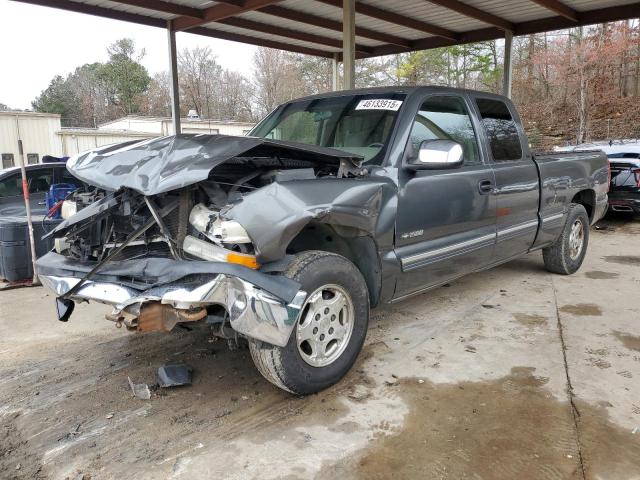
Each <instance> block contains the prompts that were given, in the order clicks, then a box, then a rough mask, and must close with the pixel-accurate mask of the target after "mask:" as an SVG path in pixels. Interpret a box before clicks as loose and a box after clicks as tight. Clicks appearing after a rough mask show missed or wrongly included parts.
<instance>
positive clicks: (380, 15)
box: [317, 0, 456, 40]
mask: <svg viewBox="0 0 640 480" xmlns="http://www.w3.org/2000/svg"><path fill="white" fill-rule="evenodd" d="M317 1H319V2H321V3H325V4H327V5H332V6H334V7H338V8H342V0H317ZM356 13H359V14H361V15H366V16H367V17H371V18H376V19H378V20H383V21H385V22H388V23H394V24H396V25H402V26H403V27H409V28H412V29H413V30H417V31H419V32H423V33H428V34H430V35H436V36H438V37H442V38H447V39H449V40H455V39H456V32H453V31H451V30H447V29H446V28H442V27H438V26H437V25H432V24H431V23H427V22H423V21H421V20H416V19H415V18H412V17H406V16H404V15H399V14H397V13H394V12H391V11H389V10H383V9H382V8H378V7H375V6H373V5H369V4H366V3H360V2H356Z"/></svg>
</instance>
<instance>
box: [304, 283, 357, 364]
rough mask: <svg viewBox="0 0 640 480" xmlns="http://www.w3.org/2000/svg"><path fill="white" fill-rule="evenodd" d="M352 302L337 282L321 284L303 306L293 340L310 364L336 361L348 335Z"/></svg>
mask: <svg viewBox="0 0 640 480" xmlns="http://www.w3.org/2000/svg"><path fill="white" fill-rule="evenodd" d="M353 324H354V308H353V302H352V301H351V297H350V296H349V294H348V293H347V292H346V291H345V290H344V289H343V288H342V287H341V286H339V285H333V284H332V285H323V286H322V287H320V288H318V289H317V290H316V291H315V292H313V293H312V294H311V295H309V297H307V301H306V302H305V304H304V305H303V306H302V314H301V315H300V319H299V320H298V325H297V327H296V343H297V345H298V352H300V356H301V357H302V359H303V360H304V361H305V362H306V363H308V364H309V365H311V366H313V367H326V366H327V365H330V364H332V363H333V362H335V361H336V360H337V359H338V358H339V357H340V355H342V352H344V350H345V348H347V345H348V344H349V340H350V339H351V333H352V332H353Z"/></svg>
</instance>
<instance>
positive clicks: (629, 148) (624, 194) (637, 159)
mask: <svg viewBox="0 0 640 480" xmlns="http://www.w3.org/2000/svg"><path fill="white" fill-rule="evenodd" d="M586 150H602V151H603V152H604V153H605V154H606V155H607V157H608V158H609V163H610V164H611V185H610V186H609V208H610V209H611V210H612V211H614V212H625V213H635V214H636V215H640V142H628V141H621V142H615V143H614V142H611V144H610V145H607V144H593V145H579V146H577V147H572V148H571V149H570V150H569V149H567V150H566V151H586Z"/></svg>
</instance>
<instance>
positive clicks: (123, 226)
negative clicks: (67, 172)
mask: <svg viewBox="0 0 640 480" xmlns="http://www.w3.org/2000/svg"><path fill="white" fill-rule="evenodd" d="M252 163H255V161H254V162H252ZM267 163H268V165H265V166H258V165H254V166H255V167H256V168H252V169H251V171H250V172H249V173H247V170H248V169H247V168H246V167H247V165H246V162H233V161H231V162H228V163H226V164H224V165H220V166H219V167H218V168H216V169H214V170H213V171H212V172H211V174H210V175H209V178H208V179H207V180H205V181H202V182H199V183H197V184H194V185H189V186H185V187H183V188H181V189H178V190H172V191H170V192H166V193H162V194H158V195H155V196H153V197H147V196H144V195H142V194H140V193H138V192H136V191H134V190H132V189H121V190H118V191H116V192H108V191H106V190H104V189H100V188H92V189H89V190H85V191H82V190H78V191H76V192H74V193H73V194H72V195H71V196H70V197H69V198H68V199H67V200H65V202H64V204H63V210H62V214H63V218H65V219H68V218H70V217H71V216H73V215H74V214H76V213H78V212H80V211H82V210H83V209H85V208H87V207H89V206H90V205H92V204H95V203H96V202H101V201H103V202H104V201H105V200H106V199H108V198H109V197H113V198H114V199H115V200H116V201H115V202H114V205H113V206H112V207H111V208H109V209H108V210H107V211H104V212H100V213H99V214H96V215H93V216H91V217H90V218H89V219H87V220H86V221H84V222H80V223H77V224H75V225H73V226H71V227H70V228H69V229H68V230H67V231H66V233H65V236H64V237H58V238H56V239H55V250H56V251H57V253H60V254H63V255H65V256H68V257H71V258H73V259H76V260H79V261H81V262H100V261H102V260H103V259H105V258H106V257H107V256H108V255H110V254H111V252H113V251H114V249H116V248H120V247H122V246H123V245H124V244H125V243H126V246H125V248H123V249H122V251H121V252H119V253H118V254H117V255H116V256H114V257H113V258H112V259H113V260H133V259H136V258H140V257H147V256H154V257H166V258H174V259H197V260H211V261H229V255H233V260H234V262H233V263H241V264H243V265H245V266H248V267H250V268H257V267H258V265H257V262H256V261H255V256H254V253H255V252H254V248H253V245H252V241H251V238H250V237H249V235H248V234H247V232H246V231H245V230H244V228H243V227H242V226H241V225H240V224H238V223H237V222H235V221H232V220H227V219H225V218H224V215H223V212H224V211H225V209H228V208H230V207H231V206H233V205H234V204H236V203H237V202H240V201H242V199H243V197H244V196H245V195H247V194H249V193H251V192H252V191H255V190H257V189H260V188H262V187H264V186H267V185H269V184H272V183H274V182H278V183H281V182H289V181H300V180H314V179H317V178H319V177H329V178H330V177H334V178H335V177H336V172H335V169H332V168H326V167H325V168H323V167H316V168H313V167H309V166H305V167H301V168H272V166H271V165H269V164H270V163H271V162H267ZM300 163H306V164H307V165H308V162H300ZM163 211H165V212H164V214H163V215H161V214H160V213H161V212H163ZM147 223H152V225H150V226H148V228H145V226H146V225H147ZM141 229H144V231H143V232H142V233H141V234H139V235H138V236H137V237H136V238H135V239H131V238H130V237H131V235H132V234H134V232H137V231H140V230H141Z"/></svg>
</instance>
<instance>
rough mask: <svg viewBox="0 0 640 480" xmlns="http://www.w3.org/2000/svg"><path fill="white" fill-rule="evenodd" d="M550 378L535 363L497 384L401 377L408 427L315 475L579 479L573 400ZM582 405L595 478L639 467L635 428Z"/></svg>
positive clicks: (589, 461)
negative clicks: (548, 383)
mask: <svg viewBox="0 0 640 480" xmlns="http://www.w3.org/2000/svg"><path fill="white" fill-rule="evenodd" d="M544 383H545V380H544V379H542V378H540V377H536V376H534V375H533V369H531V368H528V367H520V368H514V369H513V370H512V372H511V375H508V376H506V377H504V378H501V379H498V380H495V381H491V382H464V383H460V384H454V385H451V384H447V385H435V384H432V383H430V382H428V381H426V380H425V381H423V383H420V381H419V380H418V379H413V378H412V379H402V380H401V381H400V382H399V383H398V385H397V386H395V387H394V388H395V389H397V390H396V391H397V392H398V394H399V395H400V396H401V397H402V398H403V399H404V400H405V401H406V402H407V404H408V405H409V406H410V409H411V410H410V413H409V414H408V417H407V418H406V419H405V422H404V427H403V428H402V429H401V430H399V431H397V432H394V433H392V434H390V435H388V436H383V437H379V438H376V439H375V440H374V441H373V444H372V446H371V448H369V449H368V450H367V451H366V452H364V455H363V456H361V457H360V458H359V459H356V460H353V459H348V460H345V461H343V462H340V463H338V464H335V465H331V466H326V467H324V468H323V470H322V471H321V472H320V473H319V474H318V476H317V477H316V478H333V477H337V476H339V477H341V478H362V479H368V480H369V479H388V478H393V479H416V478H491V479H513V478H518V479H541V478H544V479H579V478H581V467H580V465H579V456H578V450H577V442H576V436H575V428H574V424H573V420H572V416H571V410H570V407H569V404H568V403H566V402H560V401H557V400H556V399H554V398H553V397H552V396H551V395H550V394H549V393H548V392H547V391H546V390H545V389H544V388H543V387H541V385H542V384H544ZM579 409H580V415H581V417H580V429H581V439H582V451H583V455H584V456H585V458H586V460H585V462H586V465H585V467H586V469H587V474H588V475H589V477H591V478H593V477H597V476H598V475H604V476H605V477H607V478H617V477H618V476H620V475H622V476H624V472H630V471H637V469H638V468H640V442H637V439H636V438H635V437H633V436H632V435H631V432H630V431H627V430H624V429H621V428H619V427H617V426H615V425H613V424H611V423H610V422H609V421H608V417H607V413H606V409H605V408H602V407H592V406H589V405H586V404H579ZM592 466H593V467H592Z"/></svg>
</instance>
